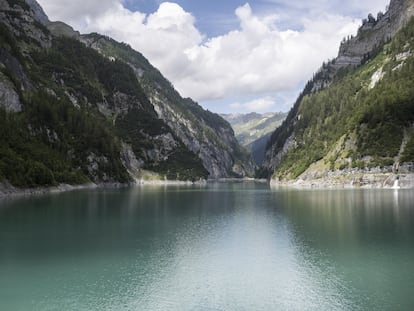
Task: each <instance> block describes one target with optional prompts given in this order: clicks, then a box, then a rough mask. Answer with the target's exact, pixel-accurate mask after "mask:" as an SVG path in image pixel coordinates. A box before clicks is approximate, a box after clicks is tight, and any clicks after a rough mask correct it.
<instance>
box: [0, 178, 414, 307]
mask: <svg viewBox="0 0 414 311" xmlns="http://www.w3.org/2000/svg"><path fill="white" fill-rule="evenodd" d="M0 310H9V311H13V310H22V311H25V310H42V311H43V310H414V193H413V191H410V190H408V191H406V190H398V191H395V190H329V191H321V190H319V191H310V190H305V191H299V190H281V189H269V188H268V186H266V185H260V184H254V183H239V184H209V185H207V186H204V187H197V186H192V187H171V186H170V187H143V188H133V189H121V190H106V191H103V190H85V191H77V192H68V193H63V194H55V195H48V196H42V197H34V198H26V199H13V200H2V201H0Z"/></svg>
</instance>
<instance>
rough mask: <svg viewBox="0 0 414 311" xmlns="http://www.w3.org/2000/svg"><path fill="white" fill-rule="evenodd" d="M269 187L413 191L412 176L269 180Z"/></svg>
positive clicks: (342, 175)
mask: <svg viewBox="0 0 414 311" xmlns="http://www.w3.org/2000/svg"><path fill="white" fill-rule="evenodd" d="M270 186H271V187H278V186H283V187H285V186H287V187H294V188H312V189H319V188H320V189H334V188H337V189H341V188H350V189H355V188H361V189H414V174H413V173H406V174H395V173H366V172H365V173H340V174H339V173H337V174H332V175H331V176H324V177H319V178H305V179H302V178H298V179H295V180H288V181H286V180H276V179H271V180H270Z"/></svg>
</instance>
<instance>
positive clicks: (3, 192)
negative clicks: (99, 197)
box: [0, 179, 207, 199]
mask: <svg viewBox="0 0 414 311" xmlns="http://www.w3.org/2000/svg"><path fill="white" fill-rule="evenodd" d="M205 184H207V181H206V180H198V181H195V182H193V181H180V180H144V179H136V180H134V182H132V183H125V184H123V183H100V184H95V183H88V184H82V185H68V184H61V185H58V186H54V187H36V188H16V187H14V186H12V185H10V184H9V183H0V199H1V198H8V197H26V196H33V195H44V194H51V193H61V192H68V191H74V190H82V189H97V188H99V189H105V188H107V189H115V188H123V187H129V186H172V185H177V186H186V185H205Z"/></svg>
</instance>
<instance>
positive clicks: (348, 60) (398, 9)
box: [335, 0, 414, 68]
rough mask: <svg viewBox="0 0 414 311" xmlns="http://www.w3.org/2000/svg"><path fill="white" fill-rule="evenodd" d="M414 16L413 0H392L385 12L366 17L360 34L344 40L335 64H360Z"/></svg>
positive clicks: (337, 65) (359, 31) (340, 65)
mask: <svg viewBox="0 0 414 311" xmlns="http://www.w3.org/2000/svg"><path fill="white" fill-rule="evenodd" d="M412 16H414V1H413V0H392V1H391V3H390V5H389V8H388V10H387V12H386V13H385V14H383V13H378V15H377V18H374V17H373V16H372V15H371V14H370V15H368V18H367V19H364V20H363V22H362V26H361V27H360V28H359V30H358V35H357V36H356V37H352V38H350V39H349V40H346V41H344V42H342V44H341V46H340V49H339V54H338V57H337V59H336V62H335V66H336V67H338V68H340V67H345V66H348V65H352V66H358V65H360V64H361V63H362V62H363V60H364V59H366V58H368V57H369V56H370V54H371V53H372V52H373V51H374V50H375V49H376V48H378V47H380V46H381V45H382V44H383V43H384V42H386V41H388V40H390V39H391V38H392V37H393V36H394V35H395V34H396V33H397V32H398V31H399V30H400V29H401V28H402V27H403V26H404V25H405V24H406V23H407V22H408V20H409V19H410V18H411V17H412Z"/></svg>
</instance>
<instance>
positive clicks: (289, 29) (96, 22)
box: [38, 0, 388, 113]
mask: <svg viewBox="0 0 414 311" xmlns="http://www.w3.org/2000/svg"><path fill="white" fill-rule="evenodd" d="M38 1H39V3H40V4H41V5H42V6H43V8H44V9H45V11H46V13H47V14H48V16H49V17H50V19H52V20H61V21H64V22H66V23H68V24H70V25H72V26H73V27H74V28H75V29H77V30H79V31H80V32H81V33H88V32H93V31H96V32H99V33H102V34H106V35H109V36H111V37H113V38H114V39H116V40H118V41H123V42H127V43H129V44H130V45H131V46H132V47H133V48H135V49H136V50H138V51H140V52H141V53H143V54H144V56H146V57H147V58H148V59H149V60H150V62H151V63H152V64H153V65H155V66H156V67H157V68H158V69H160V71H161V72H162V73H163V74H164V75H165V76H166V77H167V78H168V79H169V80H170V81H171V82H172V83H173V84H174V86H175V87H176V88H177V89H178V91H179V92H180V93H181V94H182V95H183V96H184V97H191V98H193V99H194V100H196V101H198V102H199V103H200V104H201V105H202V106H203V107H205V108H207V109H209V110H211V111H214V112H219V113H231V112H233V113H246V112H251V111H256V112H266V111H287V110H289V108H290V107H291V106H292V104H293V102H294V101H295V99H296V97H297V95H298V94H299V92H300V91H301V89H302V87H303V85H304V84H305V83H306V81H307V80H309V79H310V78H311V77H312V74H313V73H314V72H315V71H317V70H318V68H319V67H320V65H321V64H322V62H323V61H326V60H328V59H331V58H333V57H335V56H336V55H337V51H338V48H339V43H340V41H341V40H342V38H343V37H345V36H347V35H350V34H354V33H355V32H356V30H357V27H358V26H359V25H360V21H361V19H362V18H364V17H366V16H367V15H368V13H373V14H374V15H375V14H376V13H377V12H378V11H380V10H381V11H384V10H385V7H386V5H387V3H388V0H366V1H363V2H361V1H360V0H348V1H342V0H314V1H309V0H296V1H293V0H251V1H245V0H244V1H243V0H240V1H239V0H209V1H196V0H176V1H170V2H166V1H160V0H88V1H85V0H72V1H70V2H68V1H66V0H38Z"/></svg>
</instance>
